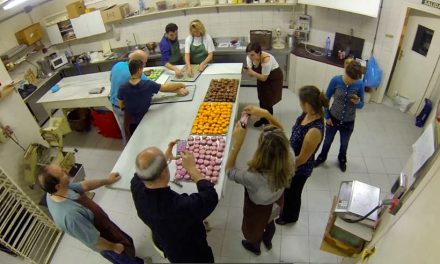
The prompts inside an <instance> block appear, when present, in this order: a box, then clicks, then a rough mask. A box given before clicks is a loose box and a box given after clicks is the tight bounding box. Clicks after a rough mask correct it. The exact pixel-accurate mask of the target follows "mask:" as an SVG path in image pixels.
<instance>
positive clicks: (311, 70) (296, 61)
mask: <svg viewBox="0 0 440 264" xmlns="http://www.w3.org/2000/svg"><path fill="white" fill-rule="evenodd" d="M343 73H344V69H343V68H341V67H337V66H333V65H330V64H326V63H323V62H319V61H315V60H311V59H307V58H303V57H298V56H296V55H293V54H290V72H289V89H290V90H291V91H292V92H294V93H296V94H298V91H299V89H300V88H301V87H303V86H306V85H313V86H316V87H318V88H319V89H320V90H323V91H325V90H327V86H328V84H329V82H330V80H331V78H333V76H335V75H340V74H343Z"/></svg>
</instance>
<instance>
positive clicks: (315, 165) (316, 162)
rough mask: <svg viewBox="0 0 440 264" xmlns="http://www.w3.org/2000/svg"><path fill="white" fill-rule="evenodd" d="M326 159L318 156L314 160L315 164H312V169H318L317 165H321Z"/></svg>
mask: <svg viewBox="0 0 440 264" xmlns="http://www.w3.org/2000/svg"><path fill="white" fill-rule="evenodd" d="M325 160H326V159H323V158H321V157H320V156H318V158H317V159H316V160H315V162H314V163H313V167H315V168H316V167H319V165H321V164H322V163H324V162H325Z"/></svg>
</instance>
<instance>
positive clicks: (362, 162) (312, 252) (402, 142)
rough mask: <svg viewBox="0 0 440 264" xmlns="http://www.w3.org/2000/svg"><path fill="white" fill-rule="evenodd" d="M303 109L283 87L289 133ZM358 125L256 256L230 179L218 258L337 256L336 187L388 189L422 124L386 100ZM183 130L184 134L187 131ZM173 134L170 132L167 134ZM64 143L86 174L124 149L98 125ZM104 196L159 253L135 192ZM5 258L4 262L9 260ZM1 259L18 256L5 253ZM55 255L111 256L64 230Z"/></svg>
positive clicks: (248, 96) (217, 225) (145, 252)
mask: <svg viewBox="0 0 440 264" xmlns="http://www.w3.org/2000/svg"><path fill="white" fill-rule="evenodd" d="M256 102H257V97H256V90H255V89H251V88H249V89H247V88H243V89H242V90H241V94H240V106H241V107H243V106H244V105H246V104H248V103H252V104H255V103H256ZM299 114H300V108H299V104H298V99H297V96H296V95H294V94H293V93H291V92H290V91H288V90H286V89H285V90H284V94H283V100H282V102H281V103H279V104H278V105H277V106H276V107H275V116H276V117H277V118H278V119H279V120H281V121H282V123H283V124H284V125H285V130H286V133H287V134H290V128H291V126H292V124H293V123H294V121H295V119H296V117H297V116H298V115H299ZM357 114H358V116H357V119H356V127H355V131H354V134H353V136H352V138H351V141H350V146H349V152H348V166H347V172H345V173H341V172H340V171H339V169H338V168H337V163H336V155H337V151H338V146H339V144H338V141H339V138H338V136H337V137H336V138H335V143H334V145H333V147H332V148H331V150H330V154H329V158H328V160H327V162H326V163H325V164H324V165H323V166H321V167H319V168H317V169H316V170H314V172H313V174H312V176H311V177H310V178H309V179H308V181H307V184H306V188H305V189H304V192H303V195H302V197H303V198H302V209H301V210H302V211H301V215H300V219H299V221H298V222H297V223H296V224H295V225H290V226H284V227H280V226H277V231H276V235H275V237H274V241H273V245H274V246H273V249H272V250H271V251H267V250H266V249H265V248H264V246H262V254H261V256H259V257H256V256H254V255H252V254H250V253H248V252H247V251H245V250H244V249H243V248H242V246H241V244H240V241H241V239H242V238H243V235H242V234H241V231H240V230H241V229H240V228H241V218H242V207H243V188H242V187H241V186H239V185H237V184H235V183H232V182H230V181H227V183H226V184H227V186H226V191H225V195H224V197H223V198H222V199H221V201H220V203H219V205H218V207H217V209H216V210H215V211H214V213H213V214H212V215H211V216H210V217H209V221H210V224H211V226H212V227H213V230H212V231H211V232H209V233H208V241H209V244H210V246H211V247H212V249H213V251H214V255H215V260H216V262H294V263H338V261H339V258H337V257H335V256H333V255H330V254H327V253H324V252H321V251H320V250H319V247H320V243H321V239H322V234H323V232H324V229H325V225H326V221H327V218H328V213H329V210H330V205H331V197H333V196H334V195H336V194H337V191H338V189H339V183H340V182H341V181H342V180H352V179H357V180H361V181H363V182H366V183H370V184H373V185H376V186H378V187H380V188H381V189H382V195H383V196H384V195H386V194H387V192H388V190H389V189H390V185H391V182H392V181H393V180H394V178H395V177H396V176H397V174H399V172H400V170H401V169H402V167H403V164H404V163H405V162H406V159H407V158H408V157H409V154H410V151H411V144H412V143H413V142H414V141H415V140H416V138H417V136H418V135H419V134H420V132H421V130H420V129H418V128H416V127H415V126H414V117H412V116H409V115H407V114H403V113H401V112H399V111H398V110H396V109H394V108H389V107H387V106H384V105H378V104H374V103H372V104H366V105H365V107H364V109H362V110H360V111H358V113H357ZM258 135H259V130H257V129H254V128H250V129H249V131H248V136H247V138H246V142H245V147H243V149H242V151H241V153H240V155H239V159H238V165H239V166H242V167H244V166H245V164H246V161H247V160H248V159H249V158H250V157H251V155H252V153H253V151H254V150H255V144H254V143H255V142H256V141H257V137H258ZM182 136H185V135H182ZM162 140H167V139H162ZM65 142H66V143H65V144H66V146H70V147H75V148H77V149H78V150H79V152H78V153H77V161H78V162H79V163H82V164H84V166H85V168H86V175H87V177H88V178H100V177H105V176H106V175H107V174H108V173H109V171H110V170H111V169H112V167H113V164H114V163H115V161H116V160H117V159H118V156H119V154H120V152H121V148H122V146H121V144H120V142H119V141H117V140H112V139H108V138H103V137H101V136H99V135H98V134H97V133H96V132H95V131H92V132H90V133H87V134H80V133H72V134H70V135H69V136H68V137H67V138H66V140H65ZM95 201H96V202H98V203H99V204H100V205H101V206H102V207H103V208H104V209H105V210H106V212H107V213H108V214H109V215H110V217H111V218H112V219H113V220H114V221H115V222H116V223H117V224H118V225H119V226H120V227H121V228H122V229H123V230H125V231H126V232H127V233H128V234H130V235H131V236H132V237H133V239H134V241H135V245H136V250H137V253H138V255H140V256H141V257H145V256H152V257H153V260H154V261H155V262H167V261H166V260H165V259H161V258H160V257H159V256H158V254H157V253H156V252H155V250H154V249H153V248H152V246H151V242H150V238H149V237H150V231H149V230H148V228H147V227H146V226H145V225H144V224H143V223H142V222H141V221H140V220H139V219H138V218H137V216H136V211H135V209H134V205H133V201H132V199H131V195H130V193H129V192H126V191H117V190H110V189H107V188H101V189H99V190H97V191H96V196H95ZM5 261H6V262H5ZM0 263H1V264H3V263H8V264H9V263H14V262H13V261H11V260H9V258H8V259H6V258H3V255H0ZM52 263H55V264H58V263H63V264H70V263H81V264H88V263H90V264H91V263H107V262H106V260H105V259H103V258H102V257H101V256H100V255H98V254H96V253H94V252H92V251H90V250H89V249H87V248H86V247H85V246H83V245H82V244H81V243H79V242H78V241H76V240H75V239H73V238H71V237H69V236H68V235H65V236H64V238H63V241H62V242H61V244H60V246H59V248H58V250H57V252H56V254H55V256H54V258H53V261H52Z"/></svg>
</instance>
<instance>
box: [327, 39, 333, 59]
mask: <svg viewBox="0 0 440 264" xmlns="http://www.w3.org/2000/svg"><path fill="white" fill-rule="evenodd" d="M325 55H326V56H328V57H330V56H331V55H332V51H331V49H330V37H327V39H326V40H325Z"/></svg>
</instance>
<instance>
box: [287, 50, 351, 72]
mask: <svg viewBox="0 0 440 264" xmlns="http://www.w3.org/2000/svg"><path fill="white" fill-rule="evenodd" d="M307 49H308V50H309V51H310V50H312V49H313V50H317V51H320V52H322V53H324V49H323V48H320V47H316V46H312V45H307ZM291 53H292V54H294V55H296V56H298V57H302V58H306V59H311V60H315V61H319V62H322V63H326V64H330V65H333V66H336V67H341V68H344V60H340V59H338V58H335V57H333V56H331V57H328V56H318V55H315V54H311V53H309V52H308V51H307V50H306V49H305V46H304V44H301V45H298V46H296V47H295V48H294V49H293V50H292V52H291Z"/></svg>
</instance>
